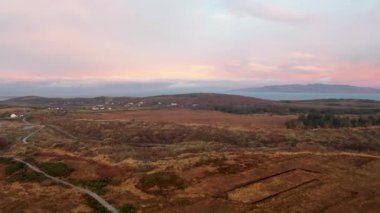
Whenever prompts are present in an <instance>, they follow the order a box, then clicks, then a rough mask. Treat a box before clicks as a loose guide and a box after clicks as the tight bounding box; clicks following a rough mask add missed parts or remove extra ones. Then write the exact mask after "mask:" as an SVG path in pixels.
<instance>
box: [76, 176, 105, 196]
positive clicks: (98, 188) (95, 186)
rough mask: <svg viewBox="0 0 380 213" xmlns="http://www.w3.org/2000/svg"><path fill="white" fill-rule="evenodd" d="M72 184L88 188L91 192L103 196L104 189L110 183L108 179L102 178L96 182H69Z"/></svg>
mask: <svg viewBox="0 0 380 213" xmlns="http://www.w3.org/2000/svg"><path fill="white" fill-rule="evenodd" d="M71 181H72V182H73V183H75V184H78V185H81V186H82V187H85V188H88V189H90V190H91V191H93V192H95V193H97V194H99V195H103V194H105V193H106V192H107V190H106V187H107V186H108V185H109V184H110V183H111V182H112V180H111V179H109V178H102V179H98V180H71Z"/></svg>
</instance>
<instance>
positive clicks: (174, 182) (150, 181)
mask: <svg viewBox="0 0 380 213" xmlns="http://www.w3.org/2000/svg"><path fill="white" fill-rule="evenodd" d="M137 187H138V188H140V189H141V190H143V191H145V192H152V193H157V194H165V193H167V192H168V191H171V190H173V189H184V188H185V182H184V181H183V180H182V179H181V178H180V177H178V176H177V175H176V174H175V173H173V172H156V173H153V174H148V175H145V176H143V177H142V178H141V179H140V181H139V183H138V184H137ZM155 187H158V189H153V188H155Z"/></svg>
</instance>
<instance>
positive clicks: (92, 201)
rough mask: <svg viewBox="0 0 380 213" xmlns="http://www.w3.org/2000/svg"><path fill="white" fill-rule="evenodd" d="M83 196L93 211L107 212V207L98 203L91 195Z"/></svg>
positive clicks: (98, 212)
mask: <svg viewBox="0 0 380 213" xmlns="http://www.w3.org/2000/svg"><path fill="white" fill-rule="evenodd" d="M85 197H86V200H87V204H88V206H89V207H91V208H92V209H93V210H94V211H95V212H97V213H107V212H108V211H107V209H106V208H105V207H104V206H103V205H102V204H100V203H99V202H98V201H97V200H95V199H94V198H92V197H91V196H89V195H85Z"/></svg>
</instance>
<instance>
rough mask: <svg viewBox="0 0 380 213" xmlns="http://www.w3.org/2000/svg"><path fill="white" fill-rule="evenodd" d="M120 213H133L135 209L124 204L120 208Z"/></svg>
mask: <svg viewBox="0 0 380 213" xmlns="http://www.w3.org/2000/svg"><path fill="white" fill-rule="evenodd" d="M120 212H121V213H135V212H136V208H135V207H134V206H132V205H131V204H129V203H126V204H124V205H123V206H122V207H121V209H120Z"/></svg>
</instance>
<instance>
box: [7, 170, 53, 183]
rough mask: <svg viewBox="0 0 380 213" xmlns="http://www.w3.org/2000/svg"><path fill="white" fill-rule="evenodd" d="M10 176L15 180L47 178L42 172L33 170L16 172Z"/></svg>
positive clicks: (30, 180) (36, 180)
mask: <svg viewBox="0 0 380 213" xmlns="http://www.w3.org/2000/svg"><path fill="white" fill-rule="evenodd" d="M12 177H13V178H14V180H15V181H20V182H42V181H44V180H47V177H45V176H44V175H43V174H40V173H37V172H34V171H27V170H23V171H22V172H18V173H17V174H15V175H14V176H12Z"/></svg>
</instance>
